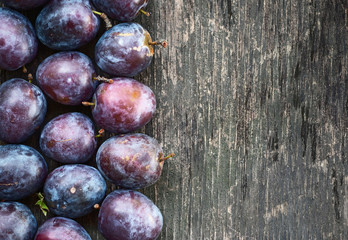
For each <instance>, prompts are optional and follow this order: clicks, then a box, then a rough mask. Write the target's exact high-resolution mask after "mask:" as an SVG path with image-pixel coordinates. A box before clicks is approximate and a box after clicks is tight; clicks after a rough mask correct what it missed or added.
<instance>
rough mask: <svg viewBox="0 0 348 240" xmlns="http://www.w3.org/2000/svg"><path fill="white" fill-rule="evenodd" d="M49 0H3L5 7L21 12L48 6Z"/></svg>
mask: <svg viewBox="0 0 348 240" xmlns="http://www.w3.org/2000/svg"><path fill="white" fill-rule="evenodd" d="M48 1H49V0H30V1H29V0H1V1H0V2H2V3H4V4H5V5H7V6H9V7H12V8H15V9H21V10H29V9H33V8H36V7H39V6H42V5H44V4H46V3H47V2H48Z"/></svg>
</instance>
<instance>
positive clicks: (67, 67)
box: [36, 52, 98, 105]
mask: <svg viewBox="0 0 348 240" xmlns="http://www.w3.org/2000/svg"><path fill="white" fill-rule="evenodd" d="M95 74H96V73H95V70H94V66H93V63H92V61H91V60H90V59H89V57H87V56H86V55H84V54H83V53H80V52H60V53H56V54H53V55H51V56H50V57H48V58H46V59H45V60H44V61H43V62H42V63H41V64H40V65H39V67H38V69H37V71H36V80H37V82H38V84H39V86H40V88H41V89H42V90H43V91H44V92H45V93H46V94H47V95H48V96H49V97H50V98H52V99H53V100H54V101H56V102H59V103H61V104H65V105H80V104H81V102H83V101H87V100H88V99H90V98H91V97H92V95H93V93H94V91H95V89H96V87H97V83H98V82H97V81H95V80H93V77H94V76H95Z"/></svg>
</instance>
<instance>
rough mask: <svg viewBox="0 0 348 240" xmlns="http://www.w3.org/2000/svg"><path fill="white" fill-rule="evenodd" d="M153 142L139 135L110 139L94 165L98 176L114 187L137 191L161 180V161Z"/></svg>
mask: <svg viewBox="0 0 348 240" xmlns="http://www.w3.org/2000/svg"><path fill="white" fill-rule="evenodd" d="M172 156H174V154H170V155H168V156H167V157H165V156H164V155H163V151H162V147H161V146H160V144H159V143H158V142H157V140H156V139H154V138H152V137H150V136H148V135H146V134H142V133H135V134H126V135H120V136H115V137H112V138H109V139H108V140H107V141H105V142H104V143H103V144H102V145H101V146H100V148H99V149H98V152H97V156H96V161H97V166H98V169H99V170H100V172H101V173H102V174H103V175H104V177H105V178H106V179H108V180H109V181H111V182H112V183H114V184H115V185H117V186H120V187H122V188H128V189H139V188H144V187H147V186H150V185H152V184H154V183H155V182H156V181H157V180H158V179H159V178H160V176H161V173H162V169H163V164H164V161H165V160H166V159H168V158H170V157H172Z"/></svg>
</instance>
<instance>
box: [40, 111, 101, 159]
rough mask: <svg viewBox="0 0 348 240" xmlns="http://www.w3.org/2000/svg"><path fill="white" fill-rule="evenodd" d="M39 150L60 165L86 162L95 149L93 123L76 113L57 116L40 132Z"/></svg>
mask: <svg viewBox="0 0 348 240" xmlns="http://www.w3.org/2000/svg"><path fill="white" fill-rule="evenodd" d="M40 148H41V150H42V152H43V153H44V154H45V155H46V156H48V157H50V158H52V159H54V160H55V161H58V162H61V163H84V162H87V161H88V160H89V159H90V158H91V157H92V155H93V154H94V152H95V150H96V149H97V141H96V139H95V135H94V126H93V122H92V121H91V120H90V119H89V118H88V117H87V116H86V115H84V114H82V113H78V112H72V113H65V114H62V115H59V116H58V117H55V118H54V119H52V120H51V121H50V122H48V123H47V124H46V126H45V127H44V129H43V130H42V132H41V135H40Z"/></svg>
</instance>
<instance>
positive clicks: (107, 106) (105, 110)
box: [84, 78, 156, 133]
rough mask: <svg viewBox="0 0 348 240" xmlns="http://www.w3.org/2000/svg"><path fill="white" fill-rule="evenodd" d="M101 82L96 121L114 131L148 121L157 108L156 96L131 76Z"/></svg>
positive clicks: (95, 95) (123, 129)
mask: <svg viewBox="0 0 348 240" xmlns="http://www.w3.org/2000/svg"><path fill="white" fill-rule="evenodd" d="M112 80H113V83H111V84H110V83H102V84H100V85H99V86H98V88H97V90H96V92H95V93H94V96H93V101H94V103H84V104H85V105H93V106H92V114H93V118H94V120H95V122H96V123H97V125H99V126H100V127H101V128H103V129H105V130H107V131H109V132H113V133H128V132H131V131H134V130H136V129H138V128H141V127H142V126H144V125H145V124H147V123H148V122H149V121H150V120H151V118H152V116H153V114H154V112H155V110H156V98H155V95H154V93H153V92H152V90H151V89H150V88H149V87H147V86H146V85H144V84H142V83H140V82H138V81H136V80H134V79H131V78H113V79H112Z"/></svg>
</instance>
